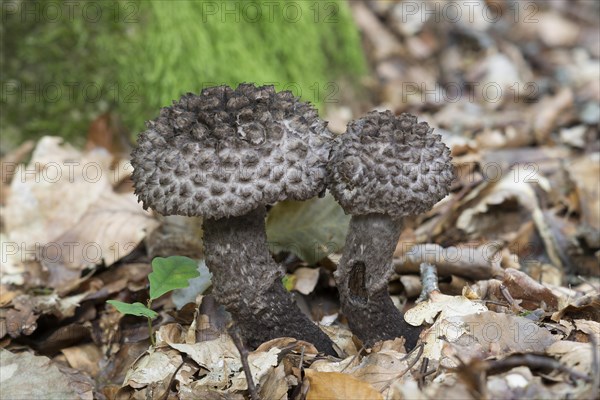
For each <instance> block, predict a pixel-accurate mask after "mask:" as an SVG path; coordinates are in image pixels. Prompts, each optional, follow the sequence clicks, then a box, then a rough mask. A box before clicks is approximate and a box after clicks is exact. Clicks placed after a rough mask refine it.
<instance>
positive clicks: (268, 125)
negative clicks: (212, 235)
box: [131, 84, 332, 218]
mask: <svg viewBox="0 0 600 400" xmlns="http://www.w3.org/2000/svg"><path fill="white" fill-rule="evenodd" d="M331 139H332V136H331V134H330V133H329V131H328V130H327V123H325V122H324V121H322V120H321V119H319V117H318V115H317V111H316V110H315V109H314V108H313V107H312V106H311V105H310V104H308V103H304V102H300V101H298V100H297V99H296V98H295V97H294V96H293V95H292V93H291V92H289V91H284V92H279V93H277V92H275V89H274V87H273V86H262V87H256V86H254V85H252V84H242V85H240V86H238V88H237V89H236V90H232V89H231V88H230V87H228V86H217V87H213V88H208V89H205V90H203V91H202V93H201V94H200V95H194V94H191V93H189V94H186V95H184V96H183V97H182V98H181V99H180V100H179V101H175V102H174V103H173V105H172V106H171V107H166V108H163V109H162V110H161V112H160V116H159V117H158V118H156V119H155V120H154V121H150V122H149V123H148V129H147V130H146V131H145V132H143V133H142V134H141V135H140V136H139V138H138V145H137V148H136V149H135V150H134V151H133V153H132V160H131V163H132V165H133V167H134V173H133V181H134V185H135V193H136V194H137V195H138V196H139V198H140V200H141V201H142V202H143V205H144V207H145V208H147V207H150V208H152V209H154V210H155V211H157V212H159V213H161V214H163V215H173V214H176V215H186V216H195V215H201V216H204V217H209V218H223V217H229V216H239V215H243V214H245V213H247V212H249V211H251V210H254V209H255V208H257V207H258V206H261V205H266V204H273V203H275V202H277V201H281V200H285V199H294V200H306V199H309V198H311V197H313V196H316V195H317V194H320V193H321V192H323V191H324V190H325V176H326V167H325V165H326V163H327V161H328V157H329V151H330V148H331Z"/></svg>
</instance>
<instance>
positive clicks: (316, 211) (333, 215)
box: [267, 194, 350, 264]
mask: <svg viewBox="0 0 600 400" xmlns="http://www.w3.org/2000/svg"><path fill="white" fill-rule="evenodd" d="M349 223H350V216H349V215H346V214H345V213H344V210H342V208H341V207H340V206H339V204H338V203H337V202H336V201H335V199H334V198H333V197H332V196H331V195H330V194H327V196H325V197H323V198H313V199H310V200H308V201H291V200H287V201H282V202H280V203H277V204H276V205H275V206H274V207H273V208H272V209H271V210H270V211H269V216H268V218H267V240H268V241H269V245H270V246H271V251H273V252H274V253H277V252H278V251H282V250H287V251H290V252H292V253H294V254H296V255H297V256H298V257H300V258H301V259H303V260H304V261H306V262H307V263H309V264H314V263H316V262H317V261H319V260H321V259H323V258H325V257H327V256H328V255H329V254H332V253H335V252H339V251H340V250H341V248H342V247H343V246H344V241H345V240H346V231H347V230H348V224H349Z"/></svg>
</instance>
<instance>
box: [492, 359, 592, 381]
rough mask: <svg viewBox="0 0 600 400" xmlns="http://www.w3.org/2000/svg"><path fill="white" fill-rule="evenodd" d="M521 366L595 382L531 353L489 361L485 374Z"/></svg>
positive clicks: (551, 360)
mask: <svg viewBox="0 0 600 400" xmlns="http://www.w3.org/2000/svg"><path fill="white" fill-rule="evenodd" d="M520 366H526V367H528V368H529V369H539V370H558V371H560V372H564V373H566V374H568V375H569V376H571V377H572V378H576V379H581V380H583V381H585V382H591V381H592V380H593V379H592V378H590V377H589V376H587V375H585V374H582V373H581V372H579V371H577V370H574V369H571V368H569V367H567V366H565V365H563V364H561V363H560V362H559V361H557V360H555V359H554V358H552V357H549V356H543V355H539V354H531V353H527V354H514V355H512V356H509V357H507V358H505V359H503V360H492V361H488V362H487V366H486V367H485V372H486V373H487V374H488V375H495V374H500V373H503V372H506V371H510V370H511V369H513V368H516V367H520Z"/></svg>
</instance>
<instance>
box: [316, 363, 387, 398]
mask: <svg viewBox="0 0 600 400" xmlns="http://www.w3.org/2000/svg"><path fill="white" fill-rule="evenodd" d="M305 373H306V380H307V381H308V385H309V389H308V393H307V395H306V400H347V399H353V400H377V399H381V400H383V396H382V395H381V393H379V392H378V391H377V390H375V388H373V386H371V385H369V384H368V383H366V382H363V381H361V380H358V379H356V378H353V377H352V376H350V375H347V374H341V373H339V372H319V371H314V370H311V369H307V370H306V371H305Z"/></svg>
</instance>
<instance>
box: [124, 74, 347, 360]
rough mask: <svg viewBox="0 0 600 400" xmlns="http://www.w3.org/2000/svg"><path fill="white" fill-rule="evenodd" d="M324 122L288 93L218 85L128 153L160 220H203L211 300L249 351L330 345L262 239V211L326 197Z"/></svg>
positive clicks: (155, 124) (180, 105)
mask: <svg viewBox="0 0 600 400" xmlns="http://www.w3.org/2000/svg"><path fill="white" fill-rule="evenodd" d="M331 144H332V136H331V134H330V133H329V131H328V130H327V123H326V122H324V121H322V120H321V119H319V117H318V115H317V111H316V110H315V109H314V108H313V107H312V106H311V105H310V104H308V103H303V102H300V101H299V100H298V99H296V98H295V97H294V96H293V95H292V93H291V92H289V91H283V92H279V93H277V92H276V91H275V89H274V87H273V86H261V87H256V86H254V85H252V84H241V85H239V86H238V87H237V89H236V90H232V89H231V88H230V87H228V86H224V85H223V86H217V87H212V88H208V89H205V90H203V91H202V93H201V94H200V95H194V94H191V93H188V94H186V95H184V96H183V97H182V98H181V99H180V100H179V101H178V102H177V101H174V102H173V105H172V106H170V107H166V108H163V109H162V110H161V113H160V116H159V117H158V118H157V119H155V120H154V121H151V122H149V123H148V129H147V130H146V131H145V132H143V133H142V134H141V135H140V136H139V138H138V145H137V148H136V149H135V150H134V151H133V153H132V164H133V167H134V173H133V181H134V184H135V193H136V194H137V195H138V196H139V199H140V200H141V201H142V202H143V206H144V208H147V207H150V208H152V209H154V210H155V211H156V212H158V213H160V214H163V215H173V214H176V215H185V216H201V217H203V231H204V248H205V253H206V264H207V266H208V267H209V269H210V271H211V272H212V274H213V286H214V288H213V293H214V295H215V297H216V299H217V300H218V301H219V302H220V303H221V304H222V305H223V306H225V308H226V309H227V310H228V311H229V312H230V313H231V314H232V317H233V319H234V321H235V322H236V323H237V324H238V326H239V328H240V331H241V332H242V336H243V337H244V339H245V340H246V342H247V343H248V344H249V345H250V346H253V347H256V346H258V345H260V344H261V343H263V342H264V341H267V340H270V339H273V338H276V337H282V336H290V337H294V338H297V339H302V340H306V341H309V342H311V343H313V344H315V346H316V347H317V348H318V349H319V350H321V351H324V352H326V353H328V354H334V355H335V354H336V353H335V351H334V350H333V346H332V342H331V340H330V339H329V338H328V336H327V335H326V334H325V333H324V332H323V331H321V330H320V329H319V328H318V326H317V325H316V324H314V323H313V322H312V321H310V320H309V319H308V317H307V316H305V315H304V314H303V313H302V312H301V311H300V310H299V308H297V307H296V305H295V303H294V301H293V298H292V296H291V294H290V293H289V292H287V291H286V289H285V288H284V286H283V283H282V281H281V278H282V274H283V271H282V268H281V267H280V266H279V265H278V264H277V263H275V261H274V260H273V259H272V257H271V255H270V253H269V248H268V246H267V239H266V233H265V214H266V208H265V207H266V205H269V204H272V203H275V202H277V201H281V200H285V199H295V200H306V199H308V198H311V197H314V196H316V195H319V194H322V193H323V192H324V191H325V181H326V163H327V161H328V157H329V150H330V148H331Z"/></svg>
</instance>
